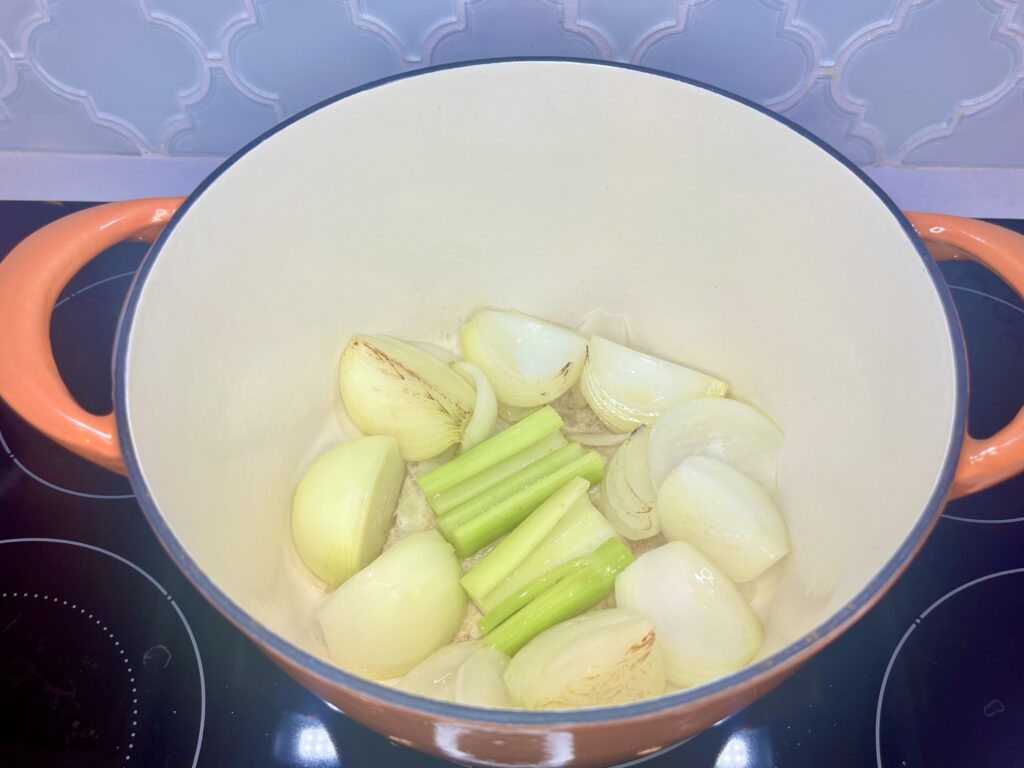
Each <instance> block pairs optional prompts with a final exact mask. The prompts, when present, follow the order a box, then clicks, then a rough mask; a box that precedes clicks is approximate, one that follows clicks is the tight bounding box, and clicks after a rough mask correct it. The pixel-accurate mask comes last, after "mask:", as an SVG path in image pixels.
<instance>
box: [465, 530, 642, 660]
mask: <svg viewBox="0 0 1024 768" xmlns="http://www.w3.org/2000/svg"><path fill="white" fill-rule="evenodd" d="M587 559H588V560H589V562H588V563H587V564H586V565H585V566H583V567H582V568H579V569H578V570H575V571H573V572H572V573H570V574H569V575H567V576H564V577H563V578H562V579H560V580H558V581H557V582H556V583H555V584H553V585H552V586H550V587H548V588H547V589H545V590H544V591H542V592H541V593H540V594H539V595H537V597H536V598H534V599H533V600H531V601H530V602H529V603H527V605H525V606H524V607H523V608H521V609H520V610H518V611H516V612H515V613H514V614H512V616H510V617H509V618H508V619H507V620H506V621H504V622H502V623H501V624H500V625H499V626H498V627H496V628H495V629H493V630H492V631H491V632H489V633H488V634H487V635H485V636H484V643H485V644H486V645H489V646H491V647H492V648H494V649H496V650H499V651H501V652H502V653H504V654H506V655H507V656H513V655H514V654H515V653H516V652H517V651H518V650H519V649H520V648H522V647H523V646H524V645H526V644H527V643H528V642H530V640H532V639H533V638H534V637H536V636H537V635H539V634H540V633H541V632H543V631H544V630H545V629H547V628H548V627H553V626H554V625H555V624H558V623H559V622H561V621H565V620H566V619H571V618H572V617H573V616H578V615H579V614H581V613H583V612H584V611H585V610H587V609H588V608H592V607H593V606H595V605H597V604H598V603H599V602H601V601H602V600H604V598H606V597H607V596H608V595H609V593H610V592H611V591H612V588H613V587H614V586H615V576H616V575H617V574H618V573H619V572H620V571H622V570H623V569H624V568H625V567H626V566H627V565H629V564H630V563H631V562H633V559H634V558H633V553H632V552H630V551H629V547H627V546H626V545H625V544H623V543H622V541H621V540H620V539H609V540H608V541H606V542H605V543H604V544H602V545H601V546H600V547H598V548H597V549H596V550H594V553H593V554H591V555H588V557H587Z"/></svg>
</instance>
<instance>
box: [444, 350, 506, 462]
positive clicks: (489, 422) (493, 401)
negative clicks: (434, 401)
mask: <svg viewBox="0 0 1024 768" xmlns="http://www.w3.org/2000/svg"><path fill="white" fill-rule="evenodd" d="M452 368H454V369H455V372H456V373H458V374H459V375H460V376H462V377H463V378H468V379H469V380H470V381H472V382H473V387H474V388H475V389H476V403H475V404H474V405H473V415H472V416H470V418H469V423H468V424H467V425H466V431H465V432H464V433H463V434H462V446H461V450H463V451H468V450H469V449H470V448H472V447H473V446H474V445H479V444H480V443H482V442H483V441H484V440H486V439H487V438H488V437H490V436H491V435H492V434H493V433H494V425H495V424H496V423H497V421H498V400H497V398H496V397H495V395H494V387H492V386H491V383H490V382H489V381H487V377H486V376H484V373H483V371H481V370H480V369H479V368H477V367H476V366H475V365H473V364H472V363H454V364H453V365H452Z"/></svg>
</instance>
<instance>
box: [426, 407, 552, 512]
mask: <svg viewBox="0 0 1024 768" xmlns="http://www.w3.org/2000/svg"><path fill="white" fill-rule="evenodd" d="M561 427H562V417H561V416H559V415H558V413H557V412H556V411H555V409H554V408H551V407H547V406H546V407H544V408H541V409H540V410H538V411H535V412H533V413H531V414H530V415H529V416H527V417H526V418H525V419H523V420H522V421H520V422H519V423H518V424H513V425H512V426H511V427H509V428H508V429H506V430H505V431H504V432H499V433H498V434H496V435H495V436H494V437H491V438H488V439H487V440H485V441H484V442H482V443H480V444H479V445H477V446H475V447H473V448H470V449H469V450H468V451H466V452H465V453H463V454H461V455H459V456H456V457H455V458H454V459H452V460H451V461H449V462H447V463H446V464H442V465H441V466H440V467H438V468H437V469H433V470H431V471H430V472H427V473H426V474H425V475H422V476H420V478H419V479H418V480H417V481H416V482H417V483H419V486H420V488H422V489H423V492H424V493H425V494H427V496H428V497H430V496H434V495H435V494H438V493H440V492H441V491H446V490H448V489H449V488H451V487H453V486H456V485H458V484H459V483H461V482H463V481H464V480H468V479H469V478H471V477H473V476H474V475H476V474H479V473H480V472H483V471H484V470H486V469H490V468H491V467H493V466H494V465H495V464H498V463H499V462H502V461H504V460H505V459H507V458H508V457H509V456H513V455H514V454H516V453H519V451H521V450H523V449H524V448H527V447H528V446H531V445H533V444H534V443H536V442H537V441H538V440H540V439H541V438H543V437H547V436H548V435H550V434H551V433H552V432H554V431H556V430H558V429H561Z"/></svg>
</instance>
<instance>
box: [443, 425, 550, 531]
mask: <svg viewBox="0 0 1024 768" xmlns="http://www.w3.org/2000/svg"><path fill="white" fill-rule="evenodd" d="M568 444H569V441H568V440H566V439H565V436H564V435H562V433H561V432H557V431H556V432H552V433H551V434H550V435H548V436H547V437H545V438H542V439H541V440H539V441H537V442H536V443H534V444H533V445H531V446H529V447H528V448H525V449H523V450H521V451H519V453H516V454H514V455H512V456H509V457H508V458H507V459H505V460H504V461H500V462H498V463H497V464H495V465H494V466H493V467H491V468H490V469H485V470H484V471H483V472H481V473H480V474H478V475H473V476H472V477H471V478H469V479H468V480H463V481H462V482H461V483H459V484H458V485H454V486H452V487H451V488H449V489H448V490H446V491H441V492H440V493H436V494H434V495H433V496H429V497H427V503H429V504H430V507H431V509H433V510H434V511H435V512H436V513H437V514H439V515H443V514H444V513H445V512H450V511H451V510H453V509H455V508H456V507H457V506H459V505H460V504H464V503H465V502H467V501H469V500H470V499H472V498H474V497H476V496H479V495H480V494H481V493H483V492H484V491H486V490H489V489H490V488H493V487H494V486H495V485H497V484H498V483H500V482H501V481H502V480H507V479H508V478H509V477H511V476H512V475H514V474H515V473H516V472H518V471H519V470H521V469H525V468H526V467H528V466H529V465H530V464H533V463H534V462H535V461H539V460H540V459H543V458H544V457H545V456H547V455H548V454H551V453H554V452H555V451H557V450H558V449H559V448H564V447H565V446H566V445H568Z"/></svg>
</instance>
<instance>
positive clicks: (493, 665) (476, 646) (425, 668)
mask: <svg viewBox="0 0 1024 768" xmlns="http://www.w3.org/2000/svg"><path fill="white" fill-rule="evenodd" d="M507 664H508V657H507V656H505V655H504V654H502V653H500V652H498V651H496V650H494V649H493V648H490V647H488V646H485V645H481V644H480V643H478V642H467V643H453V644H452V645H446V646H444V647H443V648H439V649H438V650H437V651H435V652H434V653H432V654H431V655H430V656H428V657H427V658H426V659H424V660H423V661H421V662H420V663H419V664H417V665H416V666H415V667H413V668H412V669H411V670H410V671H409V673H408V674H407V675H406V676H405V677H403V678H402V679H401V680H399V681H398V682H397V683H395V684H394V685H395V687H396V688H398V689H400V690H403V691H406V692H408V693H415V694H418V695H420V696H427V697H429V698H432V699H441V700H442V701H452V702H455V703H456V704H466V705H468V706H475V707H511V706H513V705H512V697H511V696H509V693H508V688H506V687H505V681H504V679H503V678H502V673H503V672H504V670H505V666H506V665H507Z"/></svg>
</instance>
